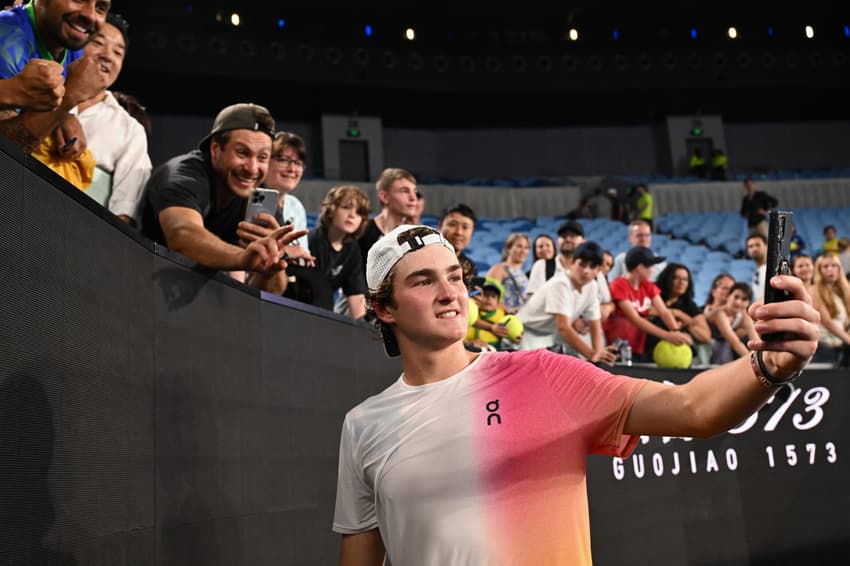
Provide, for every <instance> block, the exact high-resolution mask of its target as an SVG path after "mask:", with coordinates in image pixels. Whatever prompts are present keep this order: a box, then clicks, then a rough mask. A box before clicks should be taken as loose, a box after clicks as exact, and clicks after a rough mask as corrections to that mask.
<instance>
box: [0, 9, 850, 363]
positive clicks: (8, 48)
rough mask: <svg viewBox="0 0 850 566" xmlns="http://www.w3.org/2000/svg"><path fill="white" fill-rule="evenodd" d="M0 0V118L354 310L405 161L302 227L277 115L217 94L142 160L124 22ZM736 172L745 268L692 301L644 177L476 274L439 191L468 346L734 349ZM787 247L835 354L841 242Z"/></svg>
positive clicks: (601, 194)
mask: <svg viewBox="0 0 850 566" xmlns="http://www.w3.org/2000/svg"><path fill="white" fill-rule="evenodd" d="M15 4H16V5H15V6H13V7H10V8H8V9H6V10H3V11H2V12H0V53H1V54H2V56H1V57H0V132H2V133H3V134H4V135H5V136H6V137H8V138H9V139H11V140H12V141H13V142H15V143H17V144H18V145H20V146H21V147H23V148H24V149H25V150H26V151H28V152H30V153H32V154H33V155H35V156H37V157H38V158H39V159H41V160H42V161H43V162H44V163H45V164H47V165H48V166H49V167H51V168H53V169H54V170H55V171H56V172H57V173H59V174H60V175H62V176H64V177H65V178H66V179H67V180H69V181H70V182H72V183H73V184H74V185H75V186H77V187H78V188H79V189H80V190H82V191H85V192H86V194H87V195H89V196H90V197H92V198H93V199H94V200H96V201H97V202H99V203H100V204H101V205H103V206H104V207H106V208H107V209H108V210H110V211H111V212H112V213H113V214H115V216H116V217H118V218H119V219H121V220H122V221H123V222H126V223H127V224H128V225H130V226H133V227H136V228H137V229H138V230H139V231H140V232H141V233H142V234H144V235H145V236H147V237H148V238H150V239H151V240H153V241H155V242H158V243H160V244H162V245H164V246H167V247H168V248H169V249H171V250H173V251H175V252H178V253H180V254H182V255H184V256H186V257H187V258H189V259H190V260H193V261H195V262H197V264H199V265H202V266H204V267H207V268H212V269H214V270H219V271H222V272H225V273H227V274H228V275H229V276H230V277H233V278H234V279H236V280H238V281H241V282H243V283H245V284H248V285H252V286H254V287H256V288H259V289H263V290H265V291H268V292H272V293H276V294H281V295H284V296H287V297H289V298H291V299H293V300H296V301H301V302H304V303H309V304H312V305H314V306H316V307H319V308H322V309H327V310H334V311H336V312H337V313H339V314H342V315H346V316H350V317H351V318H353V319H355V320H362V319H363V317H364V314H365V312H366V303H365V295H366V289H367V285H366V281H365V275H364V274H365V269H364V267H365V258H366V254H367V252H368V250H369V249H370V247H371V246H372V244H373V243H374V242H375V241H377V240H378V239H379V238H380V237H381V236H383V235H385V234H387V233H389V232H390V231H392V230H393V229H395V228H397V227H398V226H400V225H403V224H418V223H420V222H421V217H422V214H423V210H424V207H425V195H423V194H422V192H421V191H420V190H419V189H418V188H417V180H416V177H415V176H414V174H413V173H411V172H410V171H407V170H405V169H402V168H398V167H390V168H387V169H385V170H384V171H383V172H382V174H381V175H380V177H379V178H378V180H377V182H376V189H377V200H378V202H377V203H372V202H370V199H369V198H368V196H367V195H366V193H364V192H363V191H362V190H361V189H360V188H359V187H356V186H353V185H341V186H337V187H333V188H332V189H330V191H328V193H327V194H326V195H325V197H324V199H323V201H322V204H321V208H320V210H319V211H314V212H317V216H318V223H317V224H318V225H317V226H315V227H314V228H313V230H312V231H309V232H308V223H307V212H308V211H307V210H305V207H304V205H303V204H302V202H301V201H300V200H299V199H298V198H297V196H295V195H294V194H293V193H294V192H296V191H297V187H298V185H299V183H300V181H301V179H302V177H303V175H304V171H305V166H306V163H307V158H308V152H307V146H306V144H305V142H304V140H303V139H301V138H300V137H299V136H298V135H296V134H294V133H291V132H287V131H278V130H277V129H276V123H275V120H274V118H273V117H272V115H271V113H270V112H269V111H268V109H266V108H264V107H262V106H259V105H256V104H251V103H236V104H233V105H231V106H228V107H226V108H224V109H222V110H221V112H219V114H218V115H217V116H216V118H215V121H214V124H213V127H212V129H211V131H210V133H209V134H208V135H206V136H205V137H204V138H203V139H201V140H199V143H198V145H197V147H196V148H195V149H192V150H190V151H188V152H187V153H185V154H183V155H178V156H175V157H172V158H171V159H170V160H168V161H167V162H165V163H163V164H161V165H159V166H158V167H156V168H155V169H154V168H153V167H152V164H151V160H150V158H149V155H148V146H147V141H148V135H149V133H150V120H149V119H148V118H147V115H146V111H145V109H144V106H142V104H141V103H140V102H139V101H138V100H136V99H135V98H133V96H132V95H131V94H128V93H118V92H113V91H111V90H110V88H111V87H112V85H113V84H114V83H115V81H116V80H117V78H118V76H119V74H120V72H121V69H122V66H123V62H124V57H125V55H126V53H127V50H128V48H129V44H130V41H129V25H128V23H127V22H126V21H125V20H124V19H123V18H122V17H121V16H120V15H118V14H115V13H111V12H110V8H111V3H110V1H109V0H78V1H75V2H65V1H59V0H53V1H41V2H23V3H21V2H15ZM744 187H745V190H746V194H745V195H744V197H743V198H742V202H741V210H740V213H741V215H742V216H743V217H744V218H746V220H747V225H748V226H749V236H748V238H747V242H746V249H747V254H748V256H749V257H750V258H751V259H752V260H753V262H754V264H755V270H754V277H753V280H752V281H747V282H744V281H735V280H734V279H733V278H732V277H731V276H730V275H728V274H725V273H721V274H718V276H717V278H716V279H715V282H714V284H713V285H712V290H711V293H710V295H709V297H707V299H706V301H705V303H704V304H702V305H699V304H697V303H696V302H695V301H696V299H695V297H694V290H693V289H694V288H693V282H692V276H691V272H690V270H689V268H688V266H687V265H683V264H680V263H670V264H667V263H666V259H667V258H665V257H659V256H656V255H655V254H654V253H653V251H652V249H651V247H652V238H653V222H654V205H653V198H652V195H651V194H650V192H649V187H648V186H646V185H643V184H640V185H637V186H635V187H633V188H631V189H629V190H628V194H627V195H625V196H623V195H621V194H620V191H618V190H617V189H614V188H611V189H608V190H607V192H606V191H603V190H602V189H601V188H600V189H597V190H596V191H595V192H594V193H593V194H592V195H589V196H588V198H586V199H585V200H583V201H582V205H581V206H580V207H579V208H578V209H576V210H574V211H571V212H570V213H569V214H567V215H566V216H567V220H566V221H565V222H564V223H563V224H562V225H561V226H560V228H559V229H558V230H557V233H556V234H555V235H554V236H556V237H552V236H551V235H546V234H544V235H540V236H538V237H536V238H535V239H534V241H533V242H532V240H531V238H530V237H529V235H528V234H524V233H512V234H511V235H510V236H509V237H508V238H507V239H506V241H505V242H504V250H503V255H502V258H501V261H500V262H498V263H496V264H495V265H492V266H490V269H489V271H488V272H487V274H486V277H478V273H477V266H476V264H475V262H473V261H472V260H470V258H469V257H468V256H467V255H466V253H465V251H466V250H467V249H468V248H469V247H470V245H471V243H472V241H473V238H474V234H475V227H476V222H477V218H476V215H475V212H474V211H473V210H472V208H470V207H469V206H467V205H466V204H463V203H455V204H453V205H451V206H449V207H447V208H445V209H444V210H443V211H442V212H441V214H440V216H439V222H438V226H437V229H438V230H439V232H440V233H441V234H442V235H443V237H445V239H446V240H447V241H448V242H450V243H451V244H452V246H453V247H454V250H455V252H456V254H457V257H458V260H459V261H460V262H461V263H462V264H466V269H465V270H464V271H465V272H468V273H469V274H470V276H469V278H468V280H467V281H466V283H467V286H468V288H469V289H470V297H471V299H470V300H471V301H473V303H474V306H475V308H474V309H472V310H473V312H474V313H476V316H474V317H471V318H470V328H469V333H468V337H469V340H468V347H469V348H473V349H476V348H477V349H533V348H543V347H545V348H549V349H552V350H553V351H557V352H561V353H563V354H567V355H576V356H581V357H584V358H586V359H588V360H591V361H593V362H596V363H601V364H608V365H611V364H613V363H614V362H615V360H616V359H617V357H618V356H619V355H620V353H621V351H622V350H621V349H622V347H623V346H624V344H628V346H629V351H631V352H632V354H633V355H634V360H635V361H636V362H638V363H641V362H644V363H652V362H658V359H657V356H656V355H655V352H656V350H657V348H658V347H659V345H660V344H662V343H664V344H665V347H667V346H670V347H676V348H679V349H680V350H682V351H687V352H688V355H685V356H683V357H682V359H683V360H685V359H686V360H687V364H686V365H683V366H681V367H686V366H687V365H691V364H692V362H691V360H692V359H696V360H698V362H700V363H703V364H706V363H725V362H726V361H729V360H731V359H734V358H735V357H738V356H742V355H745V354H746V353H747V351H748V350H747V348H746V346H745V342H746V340H747V339H748V338H752V337H753V336H754V335H755V329H754V326H753V323H752V321H751V320H750V318H749V316H748V314H747V307H748V306H749V304H750V303H751V302H753V301H758V300H760V299H761V297H762V296H763V294H764V286H765V283H766V282H765V263H766V261H765V260H766V249H767V245H766V236H767V221H766V214H767V212H768V211H769V210H770V209H772V208H775V207H776V206H777V205H778V201H777V199H776V198H774V197H772V196H771V195H769V194H767V193H765V192H763V191H758V190H756V188H755V182H754V181H753V179H751V178H748V179H746V180H745V181H744ZM258 188H265V189H270V190H272V191H276V192H277V195H278V196H277V203H276V204H277V206H276V210H275V211H274V214H271V213H260V214H257V215H256V216H255V217H253V218H251V217H246V210H247V206H246V205H247V203H248V201H249V199H250V198H251V197H252V195H254V193H255V190H256V189H258ZM373 212H374V214H373ZM599 216H604V217H610V218H612V219H615V220H621V221H624V222H626V223H629V228H628V245H629V248H628V250H627V251H625V252H623V253H621V254H619V255H617V256H616V257H614V256H613V254H611V252H610V251H608V250H604V249H603V248H602V247H601V246H600V245H599V244H598V243H596V242H593V241H590V240H586V239H585V231H584V227H583V226H582V224H581V222H580V220H581V219H582V218H584V217H599ZM792 229H793V227H792ZM807 252H811V255H809V254H807ZM529 254H531V255H532V258H533V262H532V267H531V269H530V271H528V272H526V271H524V269H523V268H524V265H525V263H526V259H527V257H528V255H529ZM792 254H793V256H794V257H793V273H794V274H795V275H797V276H798V277H800V278H801V279H803V281H804V282H805V284H806V286H807V287H808V289H809V292H810V293H811V294H812V296H813V301H814V303H815V305H816V307H817V308H818V310H819V311H820V314H821V319H822V329H821V342H820V343H821V348H820V349H819V352H818V356H817V357H816V361H821V362H824V363H828V364H831V365H838V364H842V363H843V364H846V363H847V359H848V355H847V354H848V347H850V321H848V312H850V284H848V282H847V279H846V273H847V267H848V260H850V242H848V240H847V239H846V238H840V237H839V234H838V232H837V230H836V228H835V227H834V226H825V227H824V242H823V244H822V245H821V246H820V247H818V248H809V247H808V246H807V244H806V242H804V241H803V240H802V239H801V238H800V237H799V236H798V235H794V236H793V238H792ZM665 359H666V358H665ZM683 364H684V362H683Z"/></svg>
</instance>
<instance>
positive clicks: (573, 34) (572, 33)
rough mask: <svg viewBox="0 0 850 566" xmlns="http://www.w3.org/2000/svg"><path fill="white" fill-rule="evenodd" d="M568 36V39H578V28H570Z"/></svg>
mask: <svg viewBox="0 0 850 566" xmlns="http://www.w3.org/2000/svg"><path fill="white" fill-rule="evenodd" d="M569 37H570V41H578V30H577V29H576V28H570V33H569Z"/></svg>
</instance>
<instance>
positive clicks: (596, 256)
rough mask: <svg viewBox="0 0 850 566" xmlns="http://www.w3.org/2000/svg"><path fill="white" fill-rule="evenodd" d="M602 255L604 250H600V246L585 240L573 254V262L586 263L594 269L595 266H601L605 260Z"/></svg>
mask: <svg viewBox="0 0 850 566" xmlns="http://www.w3.org/2000/svg"><path fill="white" fill-rule="evenodd" d="M604 253H605V250H603V249H602V246H600V245H599V244H597V243H596V242H594V241H593V240H585V241H584V242H582V243H580V244H579V245H578V246H577V247H576V249H575V251H574V252H573V261H576V260H580V261H586V262H589V263H590V265H592V266H593V267H596V266H597V265H602V261H603V260H604V259H605V258H604V257H603V255H604Z"/></svg>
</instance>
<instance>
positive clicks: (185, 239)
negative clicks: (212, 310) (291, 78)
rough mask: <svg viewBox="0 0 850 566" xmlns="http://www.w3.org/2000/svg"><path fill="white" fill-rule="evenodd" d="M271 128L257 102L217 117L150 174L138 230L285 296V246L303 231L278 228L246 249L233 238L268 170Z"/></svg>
mask: <svg viewBox="0 0 850 566" xmlns="http://www.w3.org/2000/svg"><path fill="white" fill-rule="evenodd" d="M274 127H275V123H274V119H273V118H272V116H271V114H269V111H268V110H267V109H266V108H264V107H262V106H258V105H256V104H249V103H240V104H234V105H231V106H228V107H227V108H225V109H223V110H222V111H221V112H219V114H218V116H216V119H215V122H214V124H213V128H212V131H211V132H210V133H209V135H207V136H206V137H204V139H202V140H201V142H200V144H199V145H198V148H197V149H195V150H192V151H190V152H189V153H186V154H184V155H178V156H177V157H174V158H172V159H170V160H169V161H167V162H166V163H164V164H162V165H160V166H159V167H157V168H156V169H155V170H154V172H153V173H152V174H151V177H150V179H149V180H148V183H147V185H146V186H145V205H144V212H143V217H142V233H143V234H145V235H146V236H147V237H149V238H150V239H152V240H154V241H155V242H158V243H160V244H164V245H166V246H168V248H169V249H171V250H174V251H176V252H179V253H181V254H183V255H185V256H186V257H188V258H190V259H192V260H194V261H196V262H198V263H199V264H201V265H204V266H206V267H210V268H213V269H219V270H223V271H229V272H234V273H232V274H231V275H232V276H233V277H234V278H235V279H237V280H240V281H243V282H247V283H248V284H250V285H251V286H253V287H256V288H258V289H262V290H264V291H268V292H270V293H276V294H280V293H283V292H284V291H285V290H286V284H287V278H286V272H285V269H286V266H287V263H286V254H285V246H286V245H287V244H289V243H290V242H292V241H293V240H295V239H296V238H299V237H301V236H303V235H304V234H306V231H305V230H302V231H294V230H293V227H292V226H284V227H282V228H277V229H276V230H274V231H272V232H271V233H269V234H268V235H266V236H264V237H262V238H257V239H255V240H254V241H252V242H250V243H248V244H247V245H246V246H245V247H241V246H240V245H239V237H238V235H237V228H238V226H239V223H240V222H241V221H242V220H243V219H244V217H245V208H246V206H247V204H248V201H249V197H251V196H252V195H253V193H254V190H255V189H256V188H257V187H258V186H259V185H260V183H261V182H262V181H263V178H264V177H265V176H266V172H267V171H268V165H269V159H270V156H271V150H272V138H273V136H274ZM271 218H272V220H273V217H271ZM246 272H247V273H248V275H247V278H246V276H245V273H246ZM246 279H247V281H246Z"/></svg>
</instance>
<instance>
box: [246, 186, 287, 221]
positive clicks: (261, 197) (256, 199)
mask: <svg viewBox="0 0 850 566" xmlns="http://www.w3.org/2000/svg"><path fill="white" fill-rule="evenodd" d="M279 196H280V194H279V193H278V192H277V191H275V190H272V189H254V192H253V193H251V196H250V197H248V204H247V206H246V207H245V220H246V221H247V222H251V223H253V224H257V225H259V226H265V223H264V222H260V221H258V220H257V219H256V216H257V215H258V214H260V213H261V212H265V213H266V214H271V215H272V216H274V213H275V212H277V201H278V198H279Z"/></svg>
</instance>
